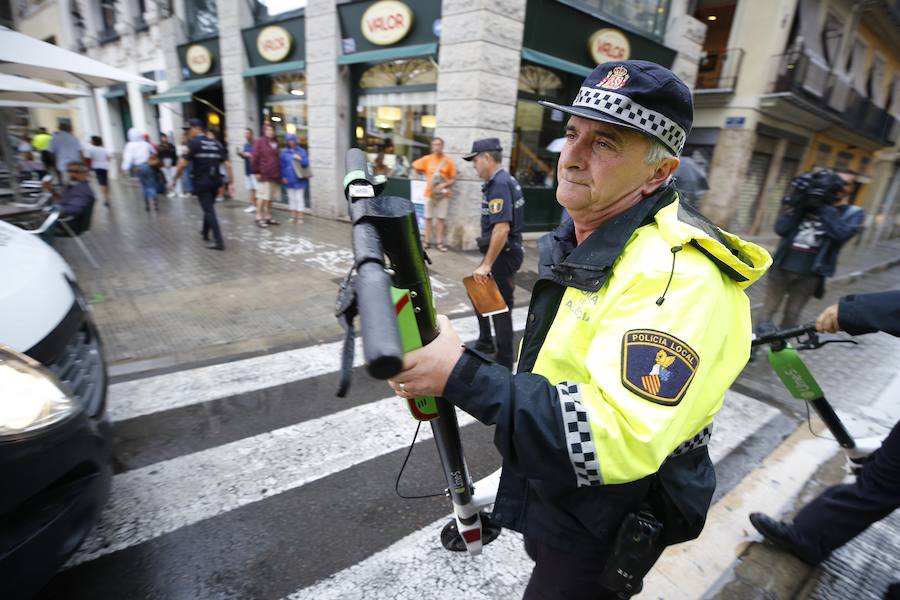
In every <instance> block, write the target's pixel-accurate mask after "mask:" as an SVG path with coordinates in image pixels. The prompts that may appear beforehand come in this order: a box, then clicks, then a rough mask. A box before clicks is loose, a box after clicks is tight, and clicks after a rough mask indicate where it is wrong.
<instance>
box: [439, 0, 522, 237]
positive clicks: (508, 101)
mask: <svg viewBox="0 0 900 600" xmlns="http://www.w3.org/2000/svg"><path fill="white" fill-rule="evenodd" d="M525 4H526V0H443V4H442V9H441V11H442V14H441V49H440V55H439V57H438V63H439V64H440V67H439V70H438V105H437V128H436V130H435V135H436V136H438V137H441V138H443V139H444V151H445V152H446V153H447V155H449V156H450V157H451V158H452V159H453V161H454V162H455V163H456V167H457V170H458V171H459V175H458V178H457V182H456V185H455V186H454V188H455V192H454V197H453V200H452V201H451V203H450V211H449V214H448V217H447V240H448V242H449V243H450V244H452V245H453V246H454V247H458V248H462V249H466V250H468V249H472V248H474V247H475V238H476V237H478V236H479V235H480V220H481V184H482V182H481V180H480V179H479V178H478V175H477V174H476V173H475V169H474V168H472V166H471V164H470V163H468V162H465V161H463V160H462V159H461V155H463V154H465V153H467V152H469V150H470V149H471V147H472V141H473V140H476V139H479V138H485V137H496V138H499V139H500V143H501V145H502V146H503V155H504V161H503V162H504V165H505V166H508V165H509V156H510V153H511V151H512V144H513V130H514V128H515V118H516V98H517V95H518V81H519V79H518V75H519V63H520V56H521V52H522V35H523V32H524V30H525Z"/></svg>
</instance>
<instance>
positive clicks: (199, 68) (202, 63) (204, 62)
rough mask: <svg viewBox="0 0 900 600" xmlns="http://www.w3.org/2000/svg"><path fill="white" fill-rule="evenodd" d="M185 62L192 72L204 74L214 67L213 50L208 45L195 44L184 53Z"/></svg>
mask: <svg viewBox="0 0 900 600" xmlns="http://www.w3.org/2000/svg"><path fill="white" fill-rule="evenodd" d="M184 62H185V63H186V64H187V68H188V69H190V70H191V72H192V73H196V74H197V75H203V74H205V73H209V70H210V69H212V52H210V51H209V49H208V48H207V47H206V46H201V45H200V44H194V45H193V46H190V47H188V49H187V52H185V53H184Z"/></svg>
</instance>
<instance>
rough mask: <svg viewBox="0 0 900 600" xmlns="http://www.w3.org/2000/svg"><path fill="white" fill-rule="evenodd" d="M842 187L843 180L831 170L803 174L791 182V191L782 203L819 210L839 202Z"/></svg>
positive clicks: (844, 183)
mask: <svg viewBox="0 0 900 600" xmlns="http://www.w3.org/2000/svg"><path fill="white" fill-rule="evenodd" d="M844 185H846V182H845V181H844V180H843V178H841V176H840V175H838V174H837V173H836V172H835V171H832V170H831V169H822V170H819V171H813V172H810V173H804V174H802V175H798V176H797V177H794V179H793V180H792V181H791V191H790V192H789V193H788V195H787V196H785V198H784V203H785V204H787V205H789V206H793V207H797V208H807V209H817V208H821V207H822V206H825V205H827V204H834V203H835V202H837V201H838V200H840V197H841V195H840V194H841V190H843V189H844Z"/></svg>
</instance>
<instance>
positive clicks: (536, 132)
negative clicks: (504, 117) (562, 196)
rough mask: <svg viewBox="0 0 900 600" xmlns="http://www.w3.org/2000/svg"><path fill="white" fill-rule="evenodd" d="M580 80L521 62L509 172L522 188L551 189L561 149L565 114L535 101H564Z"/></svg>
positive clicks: (571, 93) (565, 119)
mask: <svg viewBox="0 0 900 600" xmlns="http://www.w3.org/2000/svg"><path fill="white" fill-rule="evenodd" d="M576 79H577V80H578V81H579V82H580V81H581V78H580V77H576V76H570V75H568V74H566V73H562V72H558V71H551V70H550V69H547V68H544V67H542V66H538V65H534V64H530V63H523V64H522V67H521V68H520V69H519V97H518V100H517V101H516V124H515V131H514V134H515V135H514V138H513V149H512V154H511V155H510V171H511V172H512V174H513V175H515V177H516V179H518V180H519V183H521V184H522V185H523V186H526V187H538V188H552V187H553V185H554V182H555V176H556V161H557V159H558V158H559V151H560V150H561V149H562V141H563V129H564V128H565V124H566V121H567V115H565V114H564V113H562V112H561V111H558V110H551V109H547V108H544V107H543V106H541V105H540V104H538V103H537V100H540V99H547V100H554V101H564V100H565V99H566V97H567V96H572V95H573V90H574V89H577V87H573V86H577V83H576V82H575V80H576Z"/></svg>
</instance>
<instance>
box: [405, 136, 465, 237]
mask: <svg viewBox="0 0 900 600" xmlns="http://www.w3.org/2000/svg"><path fill="white" fill-rule="evenodd" d="M412 168H413V169H415V170H416V171H418V172H419V173H424V174H425V239H424V242H425V248H426V249H428V248H431V240H432V235H431V234H432V220H435V221H437V222H436V223H435V224H434V226H435V234H436V239H437V249H438V250H440V251H441V252H446V251H447V246H446V244H444V223H445V221H446V219H447V210H448V206H449V204H450V198H451V195H452V186H453V184H454V183H455V182H456V165H455V164H453V160H452V159H451V158H450V157H449V156H447V155H446V154H444V140H443V139H441V138H439V137H436V138H434V139H433V140H431V154H426V155H425V156H423V157H422V158H419V159H417V160H415V161H413V164H412Z"/></svg>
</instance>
